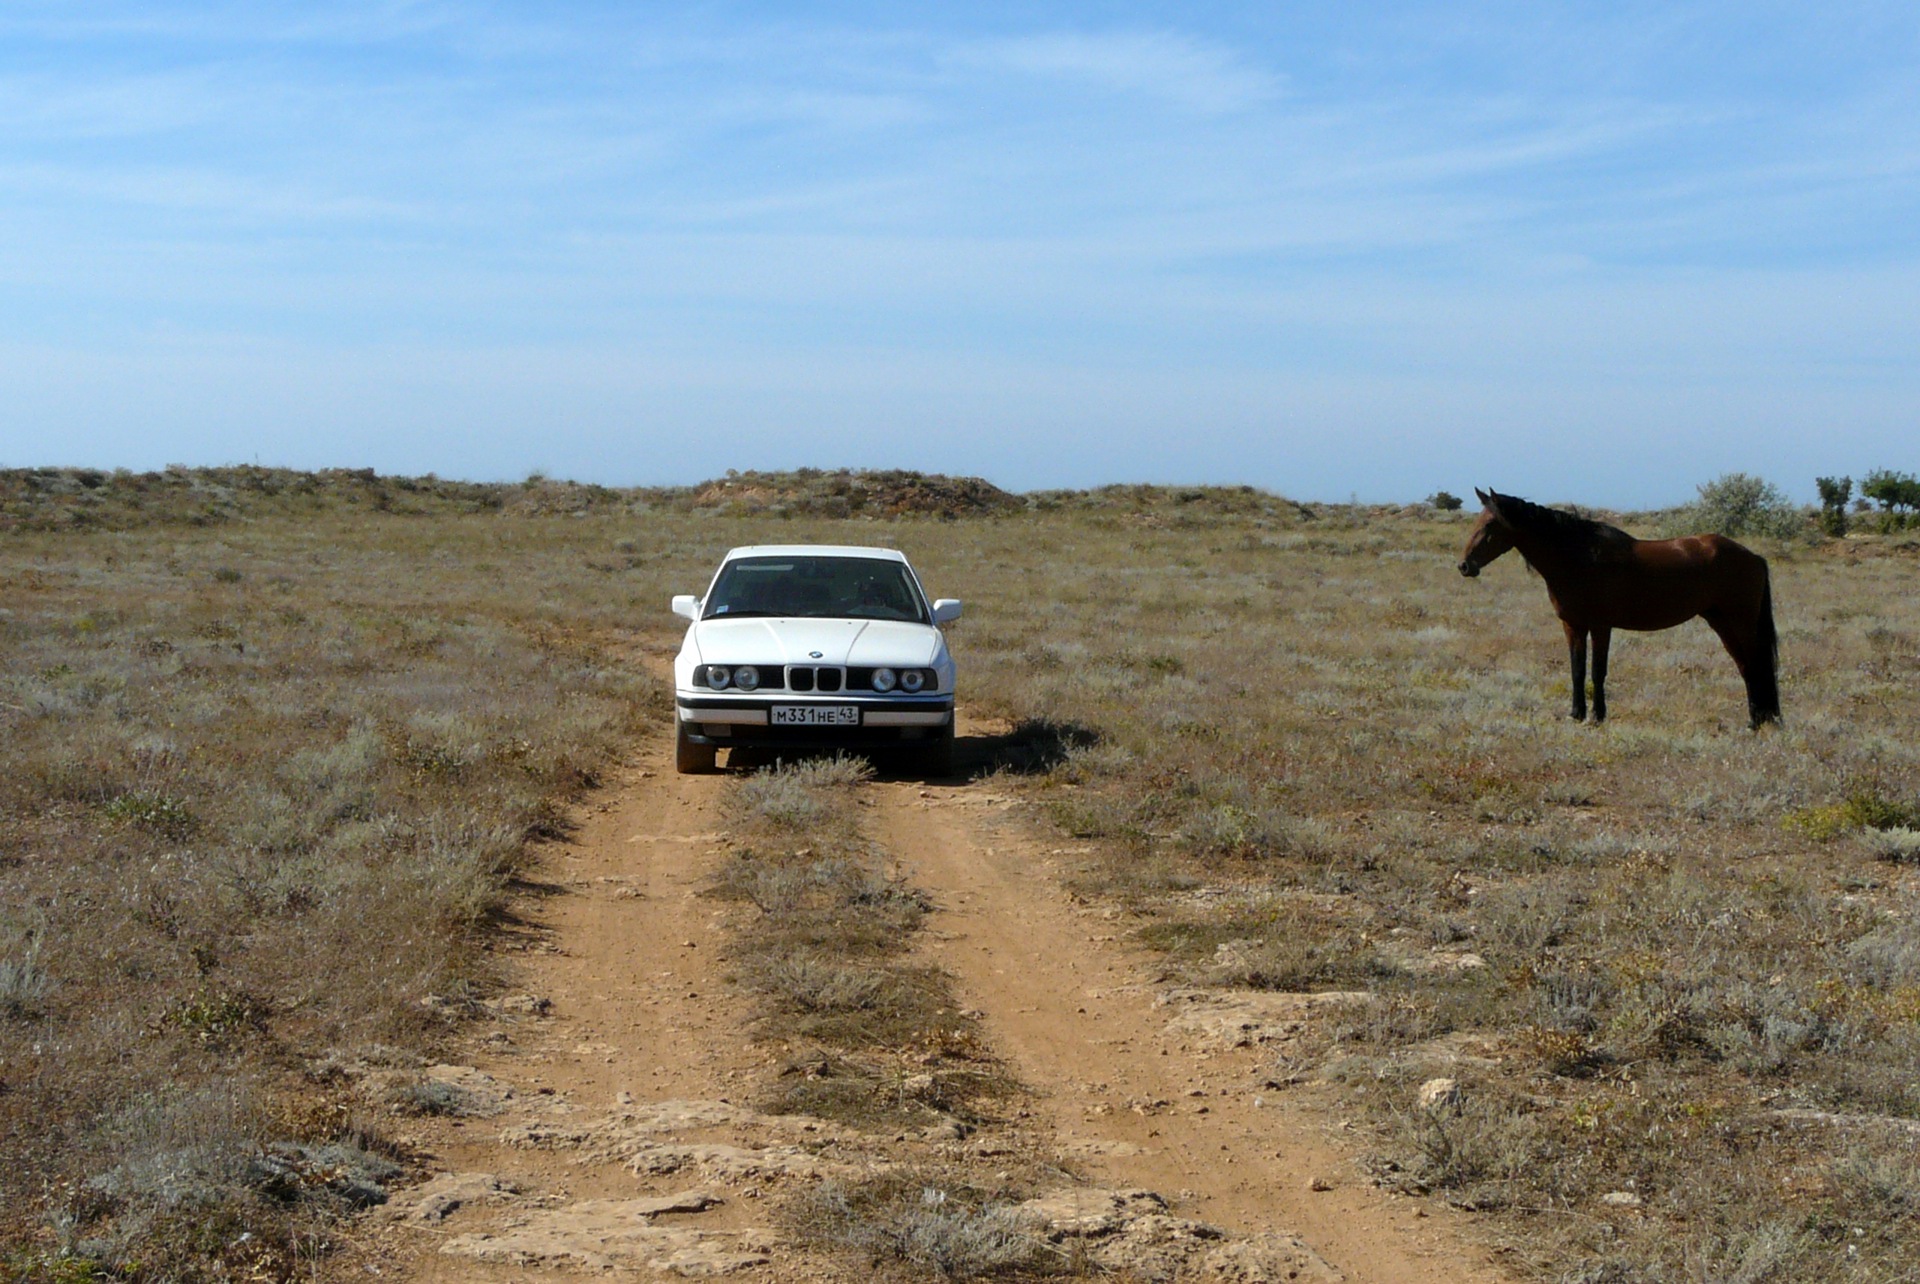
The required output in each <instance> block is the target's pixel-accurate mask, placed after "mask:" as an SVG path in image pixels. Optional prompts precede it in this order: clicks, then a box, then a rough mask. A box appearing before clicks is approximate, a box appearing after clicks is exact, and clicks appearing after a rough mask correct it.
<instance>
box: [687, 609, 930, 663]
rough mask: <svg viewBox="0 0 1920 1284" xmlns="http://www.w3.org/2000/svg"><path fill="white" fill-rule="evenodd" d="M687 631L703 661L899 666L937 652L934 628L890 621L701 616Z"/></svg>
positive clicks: (927, 660)
mask: <svg viewBox="0 0 1920 1284" xmlns="http://www.w3.org/2000/svg"><path fill="white" fill-rule="evenodd" d="M692 636H693V645H694V649H695V650H696V651H697V652H698V654H699V658H700V663H702V664H775V663H777V664H855V665H881V664H885V665H893V666H895V667H899V666H901V665H922V664H932V663H933V660H934V657H935V656H936V655H938V654H939V652H940V631H939V630H938V629H935V628H933V627H931V626H930V625H926V624H907V623H902V622H899V621H895V620H805V619H799V620H796V619H784V618H768V619H752V620H702V621H700V622H699V623H698V624H696V625H694V626H693V635H692ZM815 652H818V653H819V654H818V655H815V654H814V653H815Z"/></svg>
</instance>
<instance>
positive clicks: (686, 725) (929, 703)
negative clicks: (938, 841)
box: [675, 691, 953, 749]
mask: <svg viewBox="0 0 1920 1284" xmlns="http://www.w3.org/2000/svg"><path fill="white" fill-rule="evenodd" d="M675 704H676V705H677V712H678V717H679V719H680V723H681V727H682V729H683V730H684V731H685V733H686V736H687V739H688V740H690V741H692V742H693V743H695V744H712V745H719V746H728V745H740V746H749V747H754V748H760V747H776V748H777V747H786V748H794V749H802V748H834V747H847V748H886V747H888V746H894V745H906V744H912V743H914V742H916V741H924V740H927V739H930V738H932V737H933V736H936V735H938V734H939V733H940V732H941V730H942V729H944V728H949V727H951V726H952V725H953V697H952V696H950V695H942V696H917V697H899V696H895V697H876V696H871V695H857V696H856V695H843V696H817V697H801V698H795V697H793V696H791V695H779V694H775V695H767V696H740V695H698V694H690V693H688V692H684V691H683V692H680V693H679V694H678V695H677V696H676V697H675ZM776 708H781V709H796V708H798V709H825V708H837V709H847V708H852V709H854V710H855V711H856V713H857V716H858V719H859V721H858V722H854V723H833V724H822V723H798V724H782V723H780V722H779V721H778V720H777V719H778V715H777V714H776V713H775V712H774V710H775V709H776Z"/></svg>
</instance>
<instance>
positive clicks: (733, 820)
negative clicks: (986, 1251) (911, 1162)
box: [713, 758, 1012, 1136]
mask: <svg viewBox="0 0 1920 1284" xmlns="http://www.w3.org/2000/svg"><path fill="white" fill-rule="evenodd" d="M871 775H872V772H871V770H870V769H869V768H868V767H867V766H866V764H865V763H863V762H860V761H859V760H857V759H844V758H834V759H813V760H802V761H800V762H797V763H793V764H788V765H783V766H779V767H776V768H773V769H769V770H765V771H760V772H756V773H755V774H753V775H750V776H744V777H741V778H739V779H737V780H736V781H735V782H734V783H733V785H732V787H731V789H730V791H729V793H728V796H727V804H726V811H727V819H728V832H729V837H730V839H731V841H732V842H733V843H734V854H733V856H732V858H731V859H730V860H729V861H728V863H727V864H726V865H725V866H724V867H723V869H722V871H721V873H720V876H719V878H718V879H717V880H716V882H715V885H714V889H713V890H714V894H715V895H718V896H720V897H723V898H725V899H727V900H730V901H734V902H736V903H738V904H739V905H740V907H741V908H740V916H739V918H738V920H737V922H736V930H735V932H734V933H733V935H732V940H731V944H730V946H729V949H728V955H729V958H730V960H731V963H732V966H733V977H734V979H735V981H736V982H737V983H739V984H740V985H742V986H743V987H744V988H745V989H747V990H748V991H749V992H750V993H752V994H754V995H756V996H757V997H758V999H759V1000H760V1014H759V1017H758V1025H757V1034H758V1037H759V1038H761V1039H762V1040H765V1041H768V1042H773V1043H778V1044H780V1045H783V1046H784V1047H785V1048H786V1050H787V1063H786V1069H785V1070H784V1072H783V1073H782V1074H781V1075H780V1076H779V1078H778V1080H777V1082H776V1083H775V1084H774V1085H773V1087H772V1089H771V1092H770V1095H769V1099H768V1101H767V1102H766V1105H767V1106H768V1108H770V1109H772V1110H775V1111H783V1112H796V1113H805V1114H812V1115H821V1116H825V1117H828V1118H834V1119H839V1120H841V1121H843V1122H848V1123H852V1124H855V1125H856V1126H860V1127H865V1128H879V1129H886V1130H896V1129H899V1128H913V1129H921V1130H932V1131H933V1132H935V1133H938V1134H941V1135H949V1136H957V1135H960V1134H961V1133H964V1132H965V1131H967V1130H969V1129H971V1128H972V1127H973V1126H975V1125H976V1124H977V1123H979V1122H980V1121H981V1120H982V1119H983V1118H984V1117H985V1115H984V1113H983V1112H984V1111H985V1110H986V1109H987V1107H988V1105H989V1103H990V1102H992V1101H993V1100H995V1099H997V1098H1001V1097H1004V1096H1006V1095H1007V1094H1008V1093H1009V1092H1010V1091H1011V1090H1012V1084H1011V1083H1010V1081H1009V1080H1008V1078H1007V1076H1006V1074H1005V1072H1004V1070H1002V1068H1001V1067H1000V1066H999V1064H998V1063H997V1062H996V1061H995V1060H994V1059H993V1058H992V1056H991V1055H990V1054H989V1053H988V1052H987V1051H986V1049H985V1047H984V1046H983V1045H982V1043H981V1041H980V1037H979V1034H978V1032H977V1030H976V1029H975V1022H974V1020H973V1019H972V1018H971V1017H969V1016H967V1015H964V1014H962V1013H961V1012H960V1011H959V1010H958V1004H957V1003H956V1001H955V1000H954V997H953V994H952V991H951V989H950V986H949V983H948V980H947V978H946V976H945V975H944V974H943V973H941V972H939V971H938V970H937V969H934V968H930V967H927V966H924V965H921V964H917V963H915V962H913V961H912V960H911V959H910V958H909V957H908V953H909V951H910V950H911V948H912V944H913V935H914V933H915V932H916V931H918V930H919V928H920V925H921V922H922V920H923V919H924V918H925V916H926V914H927V911H928V910H929V909H930V908H931V907H930V905H929V904H928V902H927V900H926V897H925V896H924V895H923V894H922V893H921V892H919V891H917V890H916V889H914V888H913V887H911V886H909V885H907V884H906V883H905V882H904V881H902V879H901V878H900V877H899V876H898V875H897V874H896V873H893V872H890V871H889V870H888V869H887V867H886V853H885V852H883V851H880V850H878V849H876V848H875V847H874V846H873V845H872V844H871V843H870V842H869V841H868V840H867V839H866V838H865V837H864V836H863V835H862V833H861V828H860V822H859V806H858V797H859V793H858V790H859V786H860V785H861V784H863V783H864V782H865V781H867V780H868V779H869V778H871Z"/></svg>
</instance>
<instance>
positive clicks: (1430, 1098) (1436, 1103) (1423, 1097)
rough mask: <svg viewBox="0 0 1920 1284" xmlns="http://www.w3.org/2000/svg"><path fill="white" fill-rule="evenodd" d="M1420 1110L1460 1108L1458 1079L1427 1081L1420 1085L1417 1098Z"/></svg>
mask: <svg viewBox="0 0 1920 1284" xmlns="http://www.w3.org/2000/svg"><path fill="white" fill-rule="evenodd" d="M1418 1100H1419V1102H1420V1108H1421V1109H1422V1110H1428V1111H1433V1110H1457V1109H1458V1108H1459V1106H1460V1100H1461V1094H1460V1081H1459V1080H1458V1079H1429V1080H1427V1081H1426V1082H1425V1083H1423V1084H1421V1085H1420V1095H1419V1097H1418Z"/></svg>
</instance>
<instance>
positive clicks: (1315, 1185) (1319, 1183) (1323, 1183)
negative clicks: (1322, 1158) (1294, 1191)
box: [1307, 1177, 1333, 1191]
mask: <svg viewBox="0 0 1920 1284" xmlns="http://www.w3.org/2000/svg"><path fill="white" fill-rule="evenodd" d="M1307 1189H1308V1190H1316V1191H1328V1190H1332V1189H1333V1183H1332V1182H1330V1181H1328V1180H1327V1179H1326V1178H1325V1177H1315V1178H1313V1179H1312V1180H1311V1181H1309V1182H1308V1183H1307Z"/></svg>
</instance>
